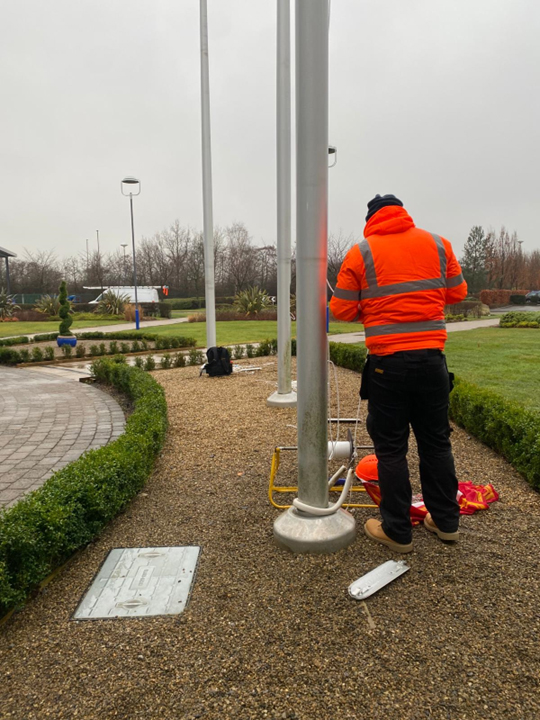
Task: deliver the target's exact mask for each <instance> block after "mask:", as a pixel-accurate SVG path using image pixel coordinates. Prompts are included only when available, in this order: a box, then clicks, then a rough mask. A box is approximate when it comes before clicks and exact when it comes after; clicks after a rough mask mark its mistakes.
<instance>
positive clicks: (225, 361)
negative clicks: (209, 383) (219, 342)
mask: <svg viewBox="0 0 540 720" xmlns="http://www.w3.org/2000/svg"><path fill="white" fill-rule="evenodd" d="M206 357H207V358H208V362H207V363H206V365H204V367H203V369H202V371H205V372H206V373H207V375H210V377H219V376H220V375H230V374H231V373H232V363H231V356H230V355H229V351H228V350H227V348H224V347H211V348H208V350H207V351H206ZM202 371H201V374H202Z"/></svg>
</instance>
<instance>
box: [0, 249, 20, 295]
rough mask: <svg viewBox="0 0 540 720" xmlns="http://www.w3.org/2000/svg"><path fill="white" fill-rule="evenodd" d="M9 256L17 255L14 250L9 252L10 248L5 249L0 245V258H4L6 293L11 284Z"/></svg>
mask: <svg viewBox="0 0 540 720" xmlns="http://www.w3.org/2000/svg"><path fill="white" fill-rule="evenodd" d="M10 257H17V255H16V254H15V253H14V252H11V250H6V248H3V247H0V258H5V259H6V285H7V291H8V294H9V292H10V289H11V286H10V284H9V258H10Z"/></svg>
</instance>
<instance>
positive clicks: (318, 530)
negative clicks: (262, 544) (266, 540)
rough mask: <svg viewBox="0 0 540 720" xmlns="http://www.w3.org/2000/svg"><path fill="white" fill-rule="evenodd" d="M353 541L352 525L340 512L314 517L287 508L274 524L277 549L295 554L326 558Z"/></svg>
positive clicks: (351, 518)
mask: <svg viewBox="0 0 540 720" xmlns="http://www.w3.org/2000/svg"><path fill="white" fill-rule="evenodd" d="M355 537H356V521H355V519H354V518H353V516H352V515H350V513H348V512H346V511H345V510H343V509H342V508H340V509H339V510H338V511H337V512H335V513H333V514H332V515H324V516H322V517H320V516H319V517H317V516H315V515H307V514H306V513H303V512H300V511H298V510H296V508H294V507H291V508H289V509H288V510H286V511H285V512H284V513H282V514H281V515H280V516H279V517H278V518H277V519H276V520H275V522H274V539H275V541H276V543H277V545H278V547H280V548H282V549H284V550H290V551H291V552H293V553H295V554H303V553H311V554H330V553H333V552H337V551H338V550H341V549H342V548H344V547H347V545H350V544H351V543H352V542H353V541H354V539H355Z"/></svg>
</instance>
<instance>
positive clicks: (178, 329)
mask: <svg viewBox="0 0 540 720" xmlns="http://www.w3.org/2000/svg"><path fill="white" fill-rule="evenodd" d="M190 314H191V313H190ZM291 325H292V335H293V337H295V336H296V323H294V322H293V323H291ZM361 330H362V325H359V324H358V323H330V334H331V335H333V334H336V333H346V332H360V331H361ZM140 332H143V333H144V332H147V333H153V334H154V333H155V334H156V335H167V336H169V337H173V336H175V335H176V336H178V335H182V336H183V337H193V338H195V340H196V341H197V345H199V346H201V347H202V346H204V345H206V323H203V322H198V323H179V324H178V325H162V326H158V327H153V328H148V329H147V330H145V329H144V327H143V328H142V329H141V330H140ZM216 335H217V341H218V343H219V344H220V345H237V344H240V343H251V342H262V341H263V340H266V339H268V338H276V337H277V321H275V320H234V321H228V320H227V321H223V322H216Z"/></svg>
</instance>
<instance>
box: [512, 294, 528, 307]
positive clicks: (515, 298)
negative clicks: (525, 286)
mask: <svg viewBox="0 0 540 720" xmlns="http://www.w3.org/2000/svg"><path fill="white" fill-rule="evenodd" d="M526 298H527V296H526V295H525V294H523V295H520V294H516V295H510V303H511V304H512V305H525V301H526Z"/></svg>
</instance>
